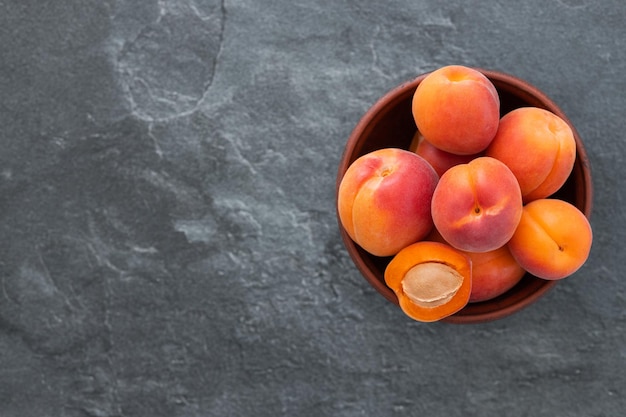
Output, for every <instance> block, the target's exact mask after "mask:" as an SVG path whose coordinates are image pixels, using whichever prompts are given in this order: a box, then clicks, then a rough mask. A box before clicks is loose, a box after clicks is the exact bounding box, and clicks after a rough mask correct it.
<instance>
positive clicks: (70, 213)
mask: <svg viewBox="0 0 626 417" xmlns="http://www.w3.org/2000/svg"><path fill="white" fill-rule="evenodd" d="M624 21H626V6H624V3H623V2H621V1H619V0H611V1H602V2H596V1H592V0H558V1H556V0H550V1H546V0H532V1H526V2H512V1H492V2H479V1H461V0H457V1H446V2H435V1H415V0H390V1H384V2H380V1H374V0H332V1H331V0H310V1H291V0H221V1H220V0H142V1H135V0H66V1H40V0H4V1H2V0H0V145H1V147H0V355H1V356H0V416H2V417H31V416H32V417H48V416H49V417H87V416H89V417H134V416H146V417H147V416H154V417H160V416H168V417H204V416H252V415H254V416H259V417H261V416H283V415H284V416H405V415H428V416H449V417H455V416H504V415H507V416H533V417H537V416H551V417H552V416H570V417H572V416H581V417H583V416H584V417H608V416H618V415H620V416H621V415H623V412H624V409H626V376H625V372H624V371H625V369H626V335H625V330H626V299H625V298H626V280H625V278H624V275H625V271H626V267H625V266H624V259H625V258H626V253H625V252H624V246H623V243H624V241H625V240H626V233H625V230H624V227H625V225H626V220H625V215H624V210H623V208H624V205H625V204H626V202H625V201H624V200H625V199H624V187H623V185H622V179H623V178H624V177H625V175H626V167H625V162H626V161H625V158H624V147H625V145H624V144H625V143H626V142H625V141H624V135H625V132H626V121H625V118H624V115H625V114H626V99H625V98H624V97H625V94H624V92H625V91H626V77H625V75H624V74H626V31H625V30H624ZM446 64H464V65H470V66H478V67H483V68H490V69H495V70H500V71H504V72H508V73H511V74H514V75H516V76H518V77H521V78H523V79H526V80H527V81H529V82H531V83H532V84H534V85H536V86H538V87H539V88H541V89H543V90H544V91H545V92H546V93H547V94H548V95H549V96H550V97H551V98H553V99H554V100H555V101H556V102H557V103H558V104H559V105H560V106H561V107H562V109H563V110H564V111H565V113H566V114H567V115H568V117H569V118H570V119H571V120H572V121H573V123H574V124H575V126H576V127H577V129H578V131H579V133H580V134H581V136H582V138H583V141H584V142H585V144H586V146H587V150H588V153H589V157H590V159H591V163H592V168H593V176H594V186H595V200H594V212H593V216H592V226H593V228H594V233H595V240H594V246H593V249H592V253H591V257H590V259H589V261H588V262H587V264H585V266H584V267H583V268H582V269H581V270H579V272H578V273H576V274H575V275H574V276H572V277H570V278H568V279H567V280H565V281H562V282H561V283H560V284H559V285H558V286H557V287H556V288H555V289H554V290H553V291H551V292H550V293H549V294H548V295H546V296H545V297H544V298H542V299H541V300H540V301H539V302H538V303H536V304H534V305H533V306H531V307H530V308H527V309H525V310H523V311H522V312H520V313H518V314H516V315H514V316H511V317H509V318H506V319H504V320H500V321H497V322H492V323H487V324H479V325H451V324H445V323H434V324H422V323H417V322H413V321H411V320H410V319H408V318H407V317H405V316H404V315H403V314H402V313H401V311H400V310H399V309H397V308H396V307H395V306H393V305H392V304H391V303H389V302H387V301H385V300H384V299H383V298H382V297H381V296H380V295H379V294H378V293H376V292H375V291H374V290H373V289H372V288H371V287H369V286H368V284H367V283H366V281H365V280H364V279H363V278H362V277H361V276H360V275H359V273H358V272H357V270H356V269H355V267H354V266H353V264H352V262H351V260H350V259H349V257H348V255H347V253H346V251H345V249H344V247H343V245H342V243H341V240H340V238H339V234H338V228H337V221H336V217H335V209H334V187H335V174H336V169H337V164H338V161H339V157H340V154H341V152H342V149H343V146H344V144H345V141H346V139H347V136H348V135H349V133H350V131H351V130H352V128H353V127H354V125H355V124H356V122H357V121H358V119H359V118H360V116H361V115H362V114H363V113H364V112H365V110H366V109H367V108H368V107H369V106H370V105H371V104H372V103H373V102H374V101H375V100H376V99H378V98H379V97H380V96H382V95H383V94H384V93H386V92H387V91H388V90H390V89H391V88H393V87H394V86H396V85H398V84H400V83H402V82H404V81H407V80H410V79H412V78H413V77H415V76H416V75H418V74H420V73H423V72H426V71H430V70H433V69H435V68H437V67H439V66H442V65H446Z"/></svg>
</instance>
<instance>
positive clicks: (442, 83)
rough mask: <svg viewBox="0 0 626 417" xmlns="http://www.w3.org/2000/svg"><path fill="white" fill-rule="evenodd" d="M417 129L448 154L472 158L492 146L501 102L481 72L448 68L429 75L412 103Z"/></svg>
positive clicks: (452, 66) (460, 67) (454, 67)
mask: <svg viewBox="0 0 626 417" xmlns="http://www.w3.org/2000/svg"><path fill="white" fill-rule="evenodd" d="M411 107H412V113H413V118H414V120H415V124H416V125H417V128H418V130H419V131H420V132H422V134H423V135H424V137H425V138H426V140H428V141H429V142H430V143H431V144H433V145H434V146H435V147H437V148H439V149H441V150H444V151H446V152H450V153H454V154H459V155H471V154H476V153H479V152H481V151H483V150H484V149H485V148H487V146H488V145H489V144H490V143H491V140H492V139H493V138H494V136H495V134H496V131H497V129H498V123H499V120H500V98H499V96H498V92H497V90H496V88H495V86H494V85H493V84H492V83H491V81H490V80H489V79H488V78H487V77H486V76H485V75H483V74H482V73H481V72H479V71H477V70H475V69H473V68H469V67H465V66H462V65H449V66H445V67H442V68H439V69H437V70H435V71H433V72H431V73H430V74H428V75H427V76H426V77H425V78H424V79H423V80H422V81H421V82H420V83H419V85H418V86H417V88H416V89H415V93H414V95H413V100H412V104H411Z"/></svg>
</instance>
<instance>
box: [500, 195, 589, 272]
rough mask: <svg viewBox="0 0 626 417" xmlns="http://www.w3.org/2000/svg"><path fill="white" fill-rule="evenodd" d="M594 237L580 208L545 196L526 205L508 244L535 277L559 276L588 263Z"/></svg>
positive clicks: (523, 266)
mask: <svg viewBox="0 0 626 417" xmlns="http://www.w3.org/2000/svg"><path fill="white" fill-rule="evenodd" d="M592 240H593V235H592V231H591V225H590V224H589V220H588V219H587V218H586V217H585V215H584V214H583V213H582V212H581V211H580V210H578V209H577V208H576V207H575V206H573V205H572V204H570V203H568V202H565V201H562V200H557V199H547V198H546V199H539V200H535V201H532V202H530V203H528V204H526V205H525V206H524V210H523V213H522V218H521V220H520V223H519V226H518V227H517V230H516V231H515V234H514V235H513V237H512V238H511V240H510V241H509V243H508V247H509V249H510V250H511V254H512V255H513V257H514V258H515V259H516V260H517V262H518V263H519V264H520V266H521V267H522V268H524V269H525V270H527V271H528V272H530V273H531V274H533V275H535V276H536V277H539V278H543V279H547V280H557V279H562V278H565V277H567V276H569V275H571V274H573V273H574V272H576V271H577V270H578V269H579V268H580V267H581V266H582V265H583V264H584V263H585V261H586V260H587V258H588V257H589V252H590V250H591V243H592Z"/></svg>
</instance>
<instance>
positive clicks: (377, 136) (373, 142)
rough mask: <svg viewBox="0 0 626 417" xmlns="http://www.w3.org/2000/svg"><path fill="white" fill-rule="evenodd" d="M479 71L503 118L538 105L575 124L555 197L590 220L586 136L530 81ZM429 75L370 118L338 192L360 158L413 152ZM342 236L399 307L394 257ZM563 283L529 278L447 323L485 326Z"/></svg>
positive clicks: (356, 136) (361, 125)
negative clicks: (568, 165)
mask: <svg viewBox="0 0 626 417" xmlns="http://www.w3.org/2000/svg"><path fill="white" fill-rule="evenodd" d="M478 70H479V71H480V72H482V73H483V74H485V75H486V76H487V78H489V79H490V80H491V82H492V83H493V84H494V86H495V87H496V89H497V90H498V93H499V95H500V107H501V114H502V115H504V114H506V113H507V112H509V111H511V110H513V109H515V108H518V107H525V106H534V107H540V108H543V109H546V110H549V111H551V112H553V113H555V114H557V115H558V116H560V117H561V118H563V120H565V121H566V122H567V123H569V125H570V126H571V127H572V130H573V132H574V138H575V139H576V150H577V154H576V162H575V163H574V169H573V171H572V173H571V174H570V176H569V178H568V180H567V181H566V183H565V184H564V185H563V187H562V188H561V189H560V190H559V191H557V193H556V194H555V195H554V197H558V198H560V199H563V200H566V201H568V202H570V203H572V204H574V205H575V206H576V207H578V208H579V209H580V210H581V211H582V212H583V213H584V214H585V215H586V216H587V217H589V216H590V214H591V207H592V196H593V190H592V182H591V171H590V166H589V159H588V157H587V153H586V152H585V148H584V146H583V143H582V141H581V139H580V136H579V135H578V132H577V131H576V129H575V128H574V126H573V125H572V123H571V122H570V121H569V119H568V118H567V117H566V116H565V114H564V113H563V112H562V111H561V109H560V108H559V107H558V106H557V105H556V104H555V103H554V102H553V101H552V100H551V99H550V98H548V97H547V96H546V95H545V94H544V93H542V92H541V91H539V90H538V89H537V88H536V87H534V86H532V85H530V84H528V83H527V82H525V81H523V80H520V79H518V78H516V77H513V76H511V75H507V74H503V73H501V72H497V71H488V70H483V69H478ZM426 75H427V74H423V75H420V76H419V77H417V78H416V79H414V80H412V81H410V82H407V83H404V84H402V85H400V86H398V87H397V88H395V89H393V90H392V91H390V92H389V93H387V94H386V95H385V96H383V97H382V98H381V99H380V100H378V101H377V102H376V103H375V104H374V105H373V106H372V107H371V108H370V109H369V110H368V111H367V112H366V113H365V115H364V116H363V118H362V119H361V120H360V121H359V122H358V124H357V125H356V127H355V128H354V130H353V131H352V133H351V135H350V137H349V139H348V142H347V144H346V147H345V149H344V153H343V156H342V158H341V161H340V163H339V170H338V175H337V184H336V186H337V189H338V188H339V183H340V182H341V179H342V178H343V175H344V173H345V172H346V170H347V169H348V167H349V166H350V164H351V163H352V162H354V160H355V159H357V158H358V157H359V156H361V155H364V154H366V153H369V152H371V151H374V150H376V149H381V148H388V147H396V148H403V149H407V148H408V147H409V144H410V142H411V139H412V138H413V135H414V134H415V132H416V130H417V129H416V127H415V122H414V121H413V116H412V113H411V100H412V98H413V92H414V91H415V89H416V88H417V86H418V85H419V83H420V82H421V81H422V80H423V79H424V77H425V76H426ZM340 232H341V237H342V239H343V242H344V244H345V246H346V248H347V250H348V253H349V254H350V257H351V258H352V261H353V262H354V264H355V265H356V267H357V268H358V270H359V271H360V272H361V274H362V275H363V276H364V277H365V279H366V280H367V281H368V282H369V283H370V284H371V285H372V286H373V287H374V288H375V289H376V290H377V291H378V292H379V293H380V294H381V295H382V296H383V297H385V298H386V299H387V300H389V301H390V302H392V303H394V304H396V305H398V299H397V297H396V295H395V294H394V292H393V291H392V290H391V289H390V288H389V287H387V285H386V284H385V280H384V271H385V267H386V266H387V264H388V263H389V261H390V260H391V258H380V257H376V256H374V255H371V254H369V253H367V252H366V251H364V250H363V249H362V248H361V247H359V246H358V245H357V244H356V243H354V241H352V239H350V237H349V236H348V234H347V233H346V231H345V230H344V229H343V227H341V223H340ZM557 283H558V281H547V280H543V279H540V278H537V277H535V276H533V275H531V274H526V275H525V276H524V277H523V278H522V280H521V281H520V282H519V283H518V284H517V285H516V286H515V287H513V288H512V289H510V290H509V291H508V292H506V293H504V294H502V295H501V296H499V297H497V298H494V299H492V300H487V301H483V302H478V303H470V304H468V305H467V306H466V307H465V308H463V309H462V310H461V311H459V312H458V313H456V314H454V315H452V316H449V317H447V318H445V319H444V320H443V321H446V322H449V323H480V322H486V321H492V320H497V319H500V318H503V317H506V316H508V315H510V314H513V313H515V312H517V311H519V310H521V309H523V308H525V307H527V306H528V305H529V304H531V303H533V302H535V301H537V299H538V298H540V297H541V296H543V295H544V294H545V293H546V292H548V291H549V290H550V289H551V288H552V287H554V286H555V285H557Z"/></svg>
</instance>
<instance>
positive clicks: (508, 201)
mask: <svg viewBox="0 0 626 417" xmlns="http://www.w3.org/2000/svg"><path fill="white" fill-rule="evenodd" d="M431 207H432V216H433V221H434V224H435V226H436V228H437V230H438V231H439V233H441V235H442V236H443V238H444V239H445V240H446V242H448V243H449V244H450V245H451V246H453V247H455V248H457V249H460V250H464V251H468V252H488V251H490V250H494V249H497V248H499V247H501V246H503V245H504V244H506V243H507V241H508V240H509V239H510V238H511V236H512V235H513V233H514V232H515V229H516V227H517V224H518V223H519V219H520V217H521V215H522V195H521V192H520V189H519V185H518V183H517V180H516V179H515V176H514V175H513V173H512V172H511V171H510V170H509V169H508V168H507V167H506V165H504V164H503V163H502V162H500V161H498V160H496V159H494V158H489V157H480V158H476V159H474V160H472V161H471V162H470V163H468V164H462V165H457V166H454V167H452V168H450V169H449V170H448V171H446V173H445V174H443V175H442V177H441V179H440V180H439V183H438V184H437V188H436V189H435V193H434V194H433V199H432V205H431Z"/></svg>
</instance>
